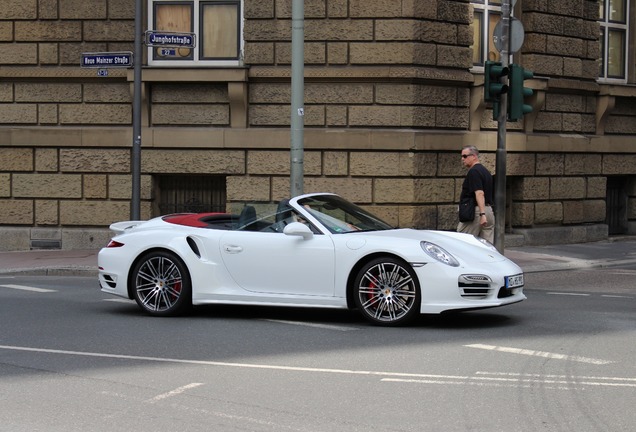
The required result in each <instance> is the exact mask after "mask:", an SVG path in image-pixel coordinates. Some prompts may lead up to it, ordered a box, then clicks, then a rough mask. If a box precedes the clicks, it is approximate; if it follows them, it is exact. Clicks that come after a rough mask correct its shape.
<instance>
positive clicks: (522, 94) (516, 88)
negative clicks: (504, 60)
mask: <svg viewBox="0 0 636 432" xmlns="http://www.w3.org/2000/svg"><path fill="white" fill-rule="evenodd" d="M533 76H534V74H533V73H532V71H529V70H526V69H524V68H522V67H521V66H520V65H518V64H512V65H510V75H509V77H508V82H509V94H508V120H509V121H517V120H519V119H520V118H522V117H523V115H524V114H528V113H531V112H532V107H531V106H530V105H527V104H525V103H524V98H526V97H528V96H532V94H533V93H534V92H533V91H532V89H531V88H528V87H524V86H523V81H524V80H527V79H530V78H532V77H533Z"/></svg>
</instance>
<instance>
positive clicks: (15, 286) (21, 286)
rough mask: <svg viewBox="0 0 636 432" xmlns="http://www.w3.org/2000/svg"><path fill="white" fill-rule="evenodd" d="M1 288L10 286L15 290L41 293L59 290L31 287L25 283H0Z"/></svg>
mask: <svg viewBox="0 0 636 432" xmlns="http://www.w3.org/2000/svg"><path fill="white" fill-rule="evenodd" d="M0 288H10V289H15V290H21V291H33V292H39V293H47V292H57V290H51V289H45V288H35V287H30V286H24V285H12V284H10V285H0Z"/></svg>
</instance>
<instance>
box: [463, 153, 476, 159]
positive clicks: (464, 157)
mask: <svg viewBox="0 0 636 432" xmlns="http://www.w3.org/2000/svg"><path fill="white" fill-rule="evenodd" d="M468 156H475V155H474V154H472V153H469V154H463V155H462V159H466V158H467V157H468Z"/></svg>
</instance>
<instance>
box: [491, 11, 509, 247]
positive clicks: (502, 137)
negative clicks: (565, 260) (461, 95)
mask: <svg viewBox="0 0 636 432" xmlns="http://www.w3.org/2000/svg"><path fill="white" fill-rule="evenodd" d="M501 26H502V27H501V29H502V37H501V39H502V49H501V53H500V58H501V65H502V66H503V67H508V65H509V63H510V61H509V57H510V0H503V1H502V2H501ZM505 79H506V78H505V77H503V78H502V80H505ZM507 115H508V95H507V94H506V93H503V94H502V95H501V98H500V100H499V116H498V117H497V154H496V161H495V247H496V248H497V250H498V251H499V252H500V253H502V254H503V252H504V241H505V230H506V117H507Z"/></svg>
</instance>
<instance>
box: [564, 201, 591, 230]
mask: <svg viewBox="0 0 636 432" xmlns="http://www.w3.org/2000/svg"><path fill="white" fill-rule="evenodd" d="M586 221H587V216H586V215H585V206H584V205H583V201H563V223H564V224H580V223H583V222H586Z"/></svg>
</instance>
